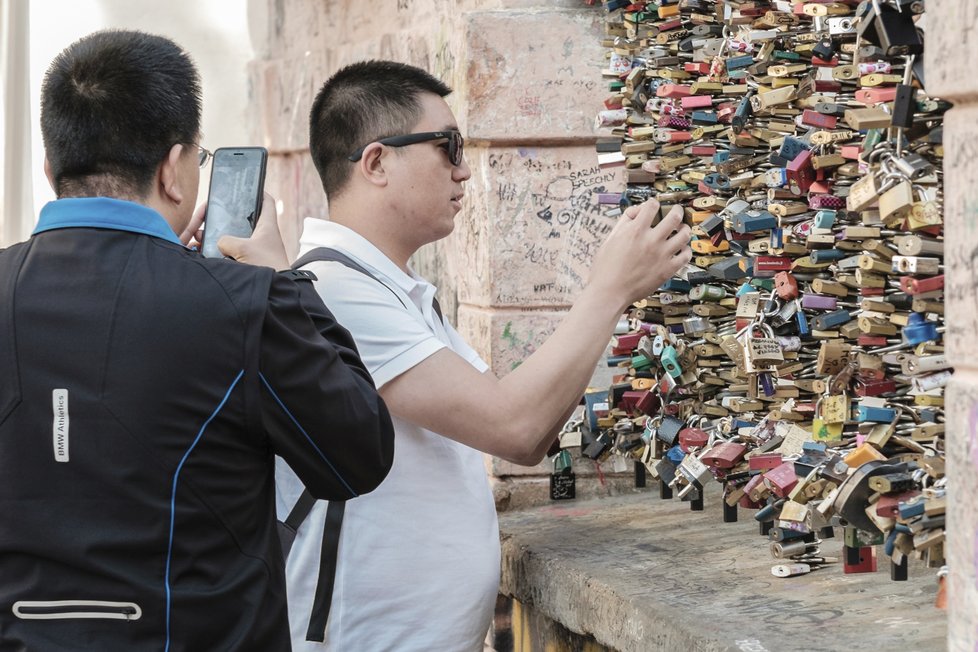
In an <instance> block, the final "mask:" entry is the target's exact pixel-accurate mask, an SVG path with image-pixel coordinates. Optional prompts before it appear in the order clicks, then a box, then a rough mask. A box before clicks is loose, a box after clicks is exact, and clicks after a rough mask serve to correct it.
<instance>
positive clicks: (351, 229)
mask: <svg viewBox="0 0 978 652" xmlns="http://www.w3.org/2000/svg"><path fill="white" fill-rule="evenodd" d="M450 92H451V91H450V89H449V88H448V87H446V86H445V85H444V84H443V83H442V82H440V81H438V80H437V79H435V78H433V77H432V76H430V75H429V74H427V73H426V72H424V71H423V70H420V69H418V68H414V67H413V66H407V65H403V64H399V63H393V62H385V61H370V62H363V63H357V64H353V65H351V66H348V67H346V68H344V69H342V70H340V71H339V72H338V73H336V75H334V76H333V77H332V78H331V79H330V80H329V81H327V82H326V84H325V85H324V86H323V88H322V89H321V90H320V92H319V94H318V96H317V97H316V100H315V103H314V105H313V108H312V113H311V116H310V138H311V146H310V147H311V152H312V157H313V160H314V162H315V163H316V167H317V169H318V170H319V174H320V177H321V179H322V182H323V188H324V189H325V191H326V195H327V197H328V199H329V212H330V221H328V222H327V221H321V220H313V219H309V220H306V223H305V229H304V232H303V236H302V241H301V248H300V261H299V263H298V264H300V265H305V268H307V269H309V270H311V271H313V272H314V273H315V274H316V275H317V276H318V278H319V281H318V282H317V283H316V289H317V290H318V291H319V293H320V294H321V296H322V297H323V299H324V300H325V302H326V304H327V305H328V306H329V308H330V310H331V311H332V312H333V314H334V315H335V316H336V318H337V320H338V321H339V322H340V323H341V324H343V325H344V326H345V327H346V328H347V329H348V330H349V331H350V332H351V333H352V335H353V338H354V340H355V341H356V344H357V347H358V349H359V352H360V356H361V358H362V359H363V362H364V364H365V365H366V367H367V369H368V370H369V371H370V373H371V375H372V376H373V380H374V382H375V383H376V385H377V387H378V389H379V391H380V394H381V396H382V397H383V398H384V400H385V402H386V403H387V405H388V407H389V409H390V411H391V414H392V416H393V419H394V428H395V453H394V466H393V468H392V469H391V472H390V474H389V475H388V477H387V480H386V481H385V482H384V483H383V484H382V485H381V486H380V487H379V488H378V489H377V490H375V491H374V492H373V493H371V494H369V495H367V496H364V497H362V498H357V499H355V500H351V501H348V502H347V503H345V505H344V504H343V503H331V504H326V503H325V502H322V501H319V502H315V501H312V500H311V499H309V498H308V497H303V488H302V485H301V483H300V482H299V480H298V479H297V478H296V477H295V475H294V474H292V473H291V471H290V470H289V469H288V467H287V466H286V465H285V464H284V462H281V461H280V462H279V465H278V468H277V488H278V512H279V518H280V519H282V520H283V521H286V522H287V523H288V526H287V529H289V530H293V531H294V532H291V533H290V536H291V535H294V536H295V540H294V542H292V545H291V552H290V554H289V556H288V562H287V569H286V570H287V577H288V601H289V610H290V621H291V627H292V637H293V649H295V650H298V651H304V650H305V651H312V650H316V651H321V650H323V649H329V650H337V651H340V652H349V651H355V652H372V651H376V650H417V651H419V652H421V651H423V652H430V651H432V650H438V651H454V650H459V651H465V652H468V651H472V650H481V649H482V643H483V641H484V639H485V635H486V631H487V629H488V627H489V623H490V619H491V617H492V611H493V605H494V601H495V597H496V593H497V590H498V581H499V538H498V524H497V522H496V512H495V508H494V504H493V498H492V494H491V492H490V489H489V484H488V481H487V478H486V472H485V466H484V464H483V460H482V453H484V452H485V453H490V454H492V455H496V456H498V457H501V458H504V459H507V460H510V461H513V462H515V463H518V464H527V465H532V464H536V463H539V462H540V461H541V460H542V459H543V457H544V455H545V452H546V450H547V448H548V447H549V445H550V444H551V442H552V441H553V440H554V436H555V434H556V433H557V432H558V431H559V429H560V428H561V426H562V425H563V423H564V422H565V421H566V419H567V418H568V417H569V415H570V413H571V412H572V411H573V409H574V407H575V406H576V405H577V403H578V401H579V400H580V397H581V395H582V393H583V391H584V389H585V388H586V386H587V383H588V381H589V379H590V375H591V372H592V371H593V370H594V367H595V365H596V364H597V361H598V359H599V358H600V356H601V355H602V353H603V351H604V349H605V346H606V344H607V342H608V339H609V337H610V336H611V334H612V331H613V329H614V326H615V324H616V322H617V320H618V318H619V316H620V315H621V314H622V312H623V310H624V309H625V308H626V307H627V305H628V304H629V303H631V302H632V301H633V300H636V299H638V298H641V297H645V296H647V295H648V294H649V293H650V292H651V291H653V290H654V289H656V288H658V287H659V285H661V283H662V282H663V281H664V280H665V279H667V278H668V277H669V276H671V275H672V274H673V273H674V272H675V271H676V270H678V269H679V268H680V267H681V266H682V265H683V264H685V263H686V262H688V261H689V258H690V250H689V247H688V240H689V229H688V227H686V226H684V225H683V224H682V220H681V212H680V211H679V209H676V210H675V211H673V212H671V213H670V214H669V215H668V216H667V217H666V218H664V219H663V220H662V222H661V224H659V225H657V226H655V227H654V228H650V226H651V224H652V220H653V217H654V216H655V215H656V214H657V213H658V210H659V206H658V203H657V202H655V201H654V200H653V201H649V202H647V203H646V204H645V205H643V207H642V208H641V209H638V208H636V209H629V210H628V211H627V212H626V215H625V217H624V218H623V219H621V220H620V221H619V223H618V224H617V226H616V227H615V228H614V230H613V231H612V232H611V234H610V235H609V236H608V239H607V242H606V243H605V245H604V246H603V247H602V248H601V250H600V251H599V252H598V253H597V255H596V256H595V259H594V262H593V267H592V270H591V278H590V281H589V283H588V284H587V286H586V287H585V288H584V290H583V291H582V292H581V294H580V296H579V298H578V300H577V302H576V303H575V305H574V307H573V308H572V309H571V310H570V311H569V312H568V314H567V316H566V317H565V319H564V320H563V322H562V324H561V325H560V327H559V328H558V329H557V331H556V332H555V333H554V334H553V335H552V336H551V337H550V338H549V340H548V341H547V342H546V343H544V344H543V345H542V346H541V347H540V348H539V350H538V351H536V352H535V353H534V354H533V355H532V356H530V357H529V358H528V359H527V360H526V361H525V362H524V363H523V364H522V365H520V366H519V367H518V368H517V369H515V370H513V371H512V372H510V373H509V374H507V375H506V376H505V377H504V378H497V377H496V376H494V375H493V374H492V373H490V372H488V366H487V365H486V363H485V362H483V361H482V360H481V359H480V358H479V356H478V355H477V354H476V353H475V352H474V351H473V350H472V349H471V348H470V347H469V346H468V345H467V344H466V343H465V342H464V341H463V340H462V339H461V337H460V336H459V335H458V333H456V332H455V329H453V328H452V327H451V325H450V324H449V323H448V322H447V321H446V320H444V319H442V317H441V315H440V309H438V307H437V302H436V301H435V288H434V286H432V285H431V284H430V283H428V282H427V281H425V280H424V279H423V278H421V277H419V276H418V275H417V274H415V273H414V272H413V271H412V270H411V269H410V267H409V266H408V259H409V258H410V257H411V255H412V254H414V252H415V251H417V250H418V249H419V248H420V247H421V246H422V245H425V244H428V243H431V242H435V241H436V240H439V239H441V238H444V237H445V236H447V235H448V234H449V233H451V231H452V228H453V227H454V218H455V215H456V214H457V213H458V211H459V210H460V209H461V207H462V196H463V184H464V182H465V181H466V180H467V179H468V178H469V176H470V174H471V173H470V170H469V167H468V165H467V164H466V162H465V159H464V158H463V156H462V145H463V141H462V137H461V134H460V133H459V132H458V125H457V122H456V119H455V116H454V115H453V114H452V111H451V109H450V108H449V107H448V104H447V103H446V102H445V100H444V99H443V97H444V96H446V95H448V93H450ZM324 247H325V248H327V250H324V249H322V248H324ZM324 255H325V257H326V258H327V260H328V261H324V260H322V257H323V256H324ZM316 259H319V260H318V261H317V262H308V261H310V260H316ZM635 261H644V262H643V264H641V265H636V264H635ZM290 517H291V518H290ZM340 524H341V525H340ZM324 531H326V532H327V534H326V537H325V540H324ZM337 532H338V533H337ZM286 545H288V537H287V539H286ZM327 616H328V622H327Z"/></svg>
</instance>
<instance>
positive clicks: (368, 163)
mask: <svg viewBox="0 0 978 652" xmlns="http://www.w3.org/2000/svg"><path fill="white" fill-rule="evenodd" d="M387 153H388V151H387V148H385V147H384V146H383V145H381V144H380V143H370V144H369V145H367V147H366V149H364V150H363V156H361V157H360V160H359V161H357V162H356V163H357V167H356V171H357V172H358V173H360V174H361V175H362V176H363V178H364V179H366V180H367V181H368V182H369V183H371V184H373V185H375V186H386V185H387V181H388V178H387V174H388V169H387V162H388V160H389V159H390V157H388V156H385V154H387Z"/></svg>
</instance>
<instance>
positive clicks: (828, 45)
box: [812, 36, 835, 61]
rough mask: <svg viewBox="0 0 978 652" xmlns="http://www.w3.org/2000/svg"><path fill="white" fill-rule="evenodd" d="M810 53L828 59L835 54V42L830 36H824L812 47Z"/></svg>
mask: <svg viewBox="0 0 978 652" xmlns="http://www.w3.org/2000/svg"><path fill="white" fill-rule="evenodd" d="M812 54H814V55H815V56H816V57H818V58H819V59H824V60H826V61H830V60H831V59H832V57H833V56H835V42H834V41H833V40H832V37H831V36H825V37H823V38H822V39H820V40H819V42H818V43H816V44H815V47H813V48H812Z"/></svg>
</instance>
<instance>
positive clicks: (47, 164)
mask: <svg viewBox="0 0 978 652" xmlns="http://www.w3.org/2000/svg"><path fill="white" fill-rule="evenodd" d="M44 176H45V177H47V179H48V185H49V186H51V190H53V191H54V194H55V195H57V194H58V188H57V186H55V185H54V172H53V171H52V170H51V161H49V160H48V157H47V155H45V156H44Z"/></svg>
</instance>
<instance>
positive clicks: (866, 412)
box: [556, 0, 951, 579]
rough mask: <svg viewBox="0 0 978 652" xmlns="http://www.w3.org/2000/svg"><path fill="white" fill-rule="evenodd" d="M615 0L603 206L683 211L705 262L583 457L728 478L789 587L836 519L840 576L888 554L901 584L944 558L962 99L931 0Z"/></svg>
mask: <svg viewBox="0 0 978 652" xmlns="http://www.w3.org/2000/svg"><path fill="white" fill-rule="evenodd" d="M603 4H604V7H605V9H606V10H607V22H606V37H605V44H606V45H607V47H608V57H609V58H608V62H607V67H606V69H605V71H604V73H605V75H606V76H607V78H608V80H609V83H610V93H609V95H608V97H607V99H606V101H605V108H604V110H602V111H601V112H600V113H599V115H598V124H599V126H601V127H603V128H605V133H609V134H610V135H607V136H604V137H602V138H600V139H599V143H598V157H599V162H600V163H601V164H602V165H605V166H613V165H624V166H625V168H626V173H627V179H628V187H627V189H626V190H625V191H624V192H622V193H606V194H602V195H601V197H600V201H601V202H603V203H605V204H609V212H614V211H615V210H616V207H617V208H618V209H621V208H624V207H626V206H628V205H631V204H634V203H639V202H641V201H644V200H645V199H646V198H648V197H650V196H655V197H657V198H658V200H659V202H660V203H661V204H662V211H663V215H664V214H665V212H666V211H668V210H669V208H671V207H672V206H673V205H675V204H680V205H682V206H683V208H684V210H685V214H686V216H687V219H688V221H689V222H690V223H691V224H692V225H693V232H694V234H695V235H694V240H693V242H692V248H693V251H694V259H693V264H691V265H689V266H688V267H686V268H685V269H683V270H682V271H681V273H680V274H679V275H678V276H676V277H674V278H672V279H671V280H669V281H668V282H667V283H666V284H665V285H663V286H662V288H661V289H660V291H659V292H657V293H655V294H653V295H651V296H649V297H648V298H646V299H644V300H643V301H640V302H638V303H636V304H635V305H634V306H633V307H632V310H631V312H630V314H629V320H628V325H629V328H628V332H621V333H620V334H619V335H617V337H616V338H615V341H614V342H613V350H612V357H611V358H610V359H609V364H610V365H614V366H617V367H620V375H619V376H616V379H615V382H614V384H613V386H612V387H611V388H610V390H603V389H602V390H601V391H594V392H589V393H588V394H587V396H586V397H585V402H586V416H585V419H584V422H583V424H582V427H581V440H582V441H581V447H582V453H583V455H585V456H587V457H590V458H593V459H604V458H606V457H607V456H609V455H618V456H624V457H625V458H634V459H635V460H636V461H637V462H639V465H637V469H641V470H642V472H643V473H644V472H645V471H646V470H647V471H648V473H650V474H651V475H652V477H653V478H656V479H658V482H659V485H660V493H661V495H662V497H664V498H671V497H672V493H673V491H675V492H676V493H677V494H678V496H680V497H682V498H683V499H685V500H689V501H690V504H691V506H692V507H693V508H694V509H697V508H702V505H703V500H702V494H703V491H704V488H705V487H706V485H707V484H708V483H712V482H715V481H716V482H719V483H721V485H722V497H723V498H722V504H723V518H724V520H725V521H731V520H736V518H737V508H738V506H739V507H743V508H749V509H752V510H756V512H755V514H754V515H755V518H756V519H757V520H758V521H759V522H760V523H761V529H762V532H764V533H765V534H767V535H769V536H770V539H771V543H770V549H771V553H772V555H773V556H774V557H775V558H777V559H778V560H779V563H778V564H777V565H776V566H775V567H774V568H773V569H772V572H773V573H774V574H776V575H781V576H789V575H794V574H801V573H805V572H808V571H810V570H812V569H814V568H818V567H819V566H820V565H822V564H825V563H828V562H829V561H833V559H832V558H830V557H827V556H826V552H825V550H826V544H825V543H823V539H825V538H827V537H829V536H832V534H833V532H834V530H833V527H832V526H833V525H836V526H838V525H841V526H844V528H845V529H844V534H845V536H844V538H845V541H844V547H843V555H842V558H841V561H842V565H844V567H845V571H846V572H861V571H868V570H875V568H876V557H875V550H876V548H875V546H876V545H880V544H882V545H883V546H884V550H885V552H886V554H888V555H889V556H890V557H891V559H892V562H893V566H892V572H893V577H894V579H902V578H905V577H906V568H907V566H906V559H907V556H909V555H912V554H916V555H918V556H919V557H921V558H923V559H925V560H926V562H927V564H928V565H929V566H931V567H941V566H942V565H943V564H944V555H943V541H944V504H945V477H944V416H943V401H944V399H943V387H944V385H945V384H946V382H947V380H948V377H949V376H950V373H951V372H950V370H949V369H948V368H947V362H946V360H945V358H944V356H943V348H942V345H941V344H942V342H941V333H942V332H943V330H944V327H943V295H942V292H943V285H944V277H943V260H942V256H943V240H942V237H943V225H942V206H941V184H942V161H941V157H942V155H943V151H942V145H941V134H942V115H943V113H944V112H945V111H946V110H947V109H948V108H949V105H948V103H946V102H944V101H941V100H939V99H935V98H931V97H928V96H927V95H926V92H925V90H924V84H923V81H924V79H923V66H922V63H923V56H922V53H923V36H922V30H921V29H919V25H918V23H919V21H920V18H921V16H922V14H923V5H924V3H923V1H922V0H912V1H911V0H872V1H868V0H867V1H865V2H861V3H858V4H857V2H855V1H854V0H849V1H834V2H817V1H816V2H804V3H802V2H787V1H781V0H753V1H752V0H738V1H730V0H727V1H725V0H659V1H658V2H631V3H630V2H628V1H627V0H604V2H603ZM607 130H610V132H609V131H607ZM569 441H570V439H569ZM574 443H576V442H574ZM567 463H568V460H567V458H566V457H563V458H558V466H560V467H561V468H560V469H557V471H558V473H557V474H556V475H561V473H559V472H560V471H563V473H564V474H565V475H566V473H568V472H569V469H567V468H566V467H567Z"/></svg>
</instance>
